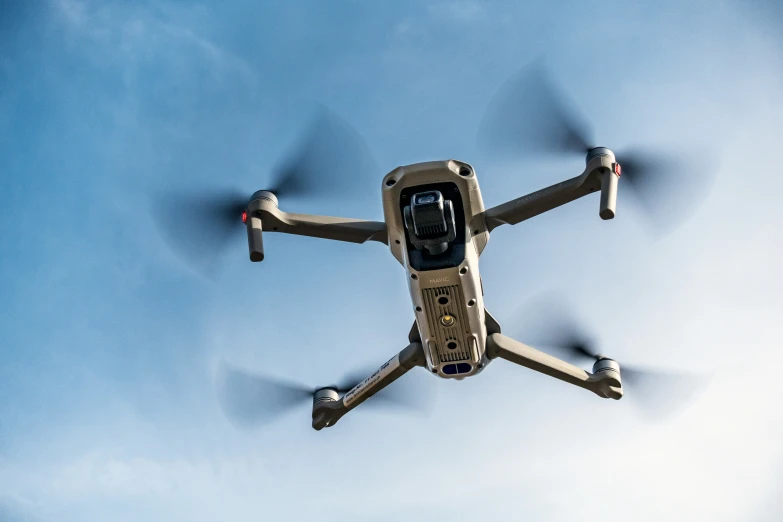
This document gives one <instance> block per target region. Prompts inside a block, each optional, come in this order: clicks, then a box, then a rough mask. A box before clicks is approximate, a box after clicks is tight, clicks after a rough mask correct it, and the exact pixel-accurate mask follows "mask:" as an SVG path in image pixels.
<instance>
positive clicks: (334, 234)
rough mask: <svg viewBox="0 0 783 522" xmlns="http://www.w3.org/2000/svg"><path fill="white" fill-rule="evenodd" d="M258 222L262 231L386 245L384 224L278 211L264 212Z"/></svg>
mask: <svg viewBox="0 0 783 522" xmlns="http://www.w3.org/2000/svg"><path fill="white" fill-rule="evenodd" d="M261 221H262V222H263V224H264V229H265V230H266V231H273V232H283V233H286V234H296V235H299V236H310V237H320V238H323V239H334V240H336V241H347V242H349V243H365V242H367V241H378V242H380V243H387V242H388V239H387V235H386V223H383V222H381V221H364V220H360V219H350V218H339V217H330V216H315V215H311V214H293V213H290V212H283V211H281V210H280V209H278V208H275V209H274V210H271V209H264V210H263V211H262V216H261Z"/></svg>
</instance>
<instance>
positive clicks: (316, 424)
mask: <svg viewBox="0 0 783 522" xmlns="http://www.w3.org/2000/svg"><path fill="white" fill-rule="evenodd" d="M424 365H425V361H424V350H423V348H422V346H421V343H419V342H412V343H411V344H409V345H408V346H407V347H406V348H405V349H404V350H402V351H401V352H400V353H398V354H397V355H395V356H394V357H392V358H391V359H389V361H388V362H387V363H386V364H384V365H383V366H381V367H380V368H379V369H378V370H377V371H376V372H375V373H373V374H372V375H370V376H369V377H367V378H366V379H365V380H363V381H362V382H360V383H359V384H358V385H356V386H355V387H354V388H353V389H351V390H350V391H348V393H346V394H345V395H343V396H342V397H341V398H340V399H337V398H336V392H334V391H333V390H322V392H323V393H321V392H317V393H316V397H315V400H314V402H313V429H316V430H321V429H323V428H328V427H330V426H334V424H335V423H336V422H337V421H338V420H340V418H341V417H342V416H343V415H345V414H346V413H348V412H349V411H351V410H352V409H354V408H356V407H357V406H358V405H360V404H361V403H363V402H364V401H366V400H367V399H369V398H370V397H372V396H373V395H375V394H376V393H378V392H379V391H381V390H382V389H384V388H385V387H386V386H388V385H389V384H391V383H393V382H394V381H396V380H397V379H399V378H400V377H402V376H403V375H405V374H406V373H408V370H410V369H411V368H414V367H416V366H424Z"/></svg>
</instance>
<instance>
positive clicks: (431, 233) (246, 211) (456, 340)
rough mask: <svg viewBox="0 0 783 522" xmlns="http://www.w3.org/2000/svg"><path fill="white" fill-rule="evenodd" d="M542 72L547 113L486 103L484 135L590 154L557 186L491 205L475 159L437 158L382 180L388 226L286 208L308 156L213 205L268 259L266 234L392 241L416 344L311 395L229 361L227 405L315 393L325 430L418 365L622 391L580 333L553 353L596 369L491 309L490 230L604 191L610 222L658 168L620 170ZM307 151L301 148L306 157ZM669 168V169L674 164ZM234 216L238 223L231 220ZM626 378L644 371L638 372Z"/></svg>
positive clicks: (309, 175)
mask: <svg viewBox="0 0 783 522" xmlns="http://www.w3.org/2000/svg"><path fill="white" fill-rule="evenodd" d="M528 76H529V75H528ZM528 76H524V75H523V77H522V79H523V80H524V81H523V82H522V84H523V86H524V85H527V84H528V83H530V80H531V79H530V78H529V77H528ZM542 78H543V77H539V76H535V75H534V77H533V84H534V86H535V87H536V88H535V89H532V91H531V92H532V94H531V92H528V93H527V95H526V96H528V97H531V96H532V98H536V97H537V102H536V104H535V108H536V110H538V111H541V110H542V109H544V110H546V111H549V112H548V115H547V117H546V118H544V119H542V120H540V121H537V120H535V119H534V118H530V117H528V118H511V119H510V120H509V112H510V111H508V110H506V111H502V110H500V111H499V110H495V111H494V113H493V111H492V110H490V111H489V116H488V118H487V120H486V121H485V124H484V126H483V128H489V130H485V131H484V134H485V135H487V136H489V142H490V143H497V144H501V145H502V144H503V143H505V142H506V141H504V140H503V139H502V138H503V137H504V136H506V135H507V134H516V135H518V134H519V132H518V131H519V129H518V128H517V127H515V126H518V125H519V124H520V122H522V123H526V124H531V123H532V124H536V123H538V125H537V126H536V128H535V133H534V136H533V138H532V139H531V140H530V141H533V142H537V143H538V145H537V147H539V148H546V146H547V145H548V146H549V148H550V149H551V150H552V151H554V152H558V153H568V152H580V153H581V154H584V158H585V168H584V170H583V171H582V172H581V173H580V174H579V175H577V176H575V177H573V178H571V179H568V180H566V181H563V182H561V183H557V184H555V185H552V186H550V187H547V188H544V189H542V190H539V191H537V192H533V193H531V194H528V195H525V196H522V197H520V198H516V199H513V200H510V201H508V202H506V203H503V204H500V205H497V206H494V207H491V208H489V209H486V208H485V207H484V202H483V199H482V196H481V191H480V188H479V185H478V180H477V177H476V173H475V170H474V168H473V167H472V166H471V165H469V164H467V163H465V162H461V161H457V160H447V161H434V162H426V163H418V164H414V165H407V166H403V167H398V168H396V169H394V170H393V171H391V172H389V173H388V174H387V175H386V176H385V177H384V178H383V180H382V184H381V192H382V199H383V210H384V221H382V222H378V221H365V220H358V219H350V218H338V217H330V216H316V215H310V214H295V213H289V212H285V211H282V210H280V208H279V200H278V198H279V197H286V196H287V195H290V193H296V192H297V190H301V188H302V187H303V186H306V185H307V181H308V179H313V178H315V177H317V176H318V173H319V162H317V161H312V159H311V158H310V159H308V161H297V162H294V165H298V166H299V167H298V168H292V167H291V166H290V165H289V166H288V167H287V168H286V169H285V170H284V171H283V172H282V174H281V175H280V176H278V178H277V180H276V181H275V183H273V184H272V186H273V188H271V189H267V190H260V191H257V192H255V193H254V194H253V196H252V197H251V198H250V201H249V203H247V200H244V201H243V200H242V199H241V197H239V196H231V197H230V198H228V199H226V200H224V201H223V202H222V203H219V204H216V205H213V206H212V207H211V208H213V209H215V210H216V211H217V217H218V218H219V219H215V218H212V217H211V218H210V219H212V221H211V222H210V226H212V227H213V228H214V224H215V223H217V222H220V223H224V222H225V223H236V221H235V219H236V216H238V215H239V214H240V213H241V214H242V216H243V221H244V222H245V224H246V230H247V238H248V248H249V257H250V260H251V261H252V262H261V261H263V260H264V259H265V254H264V242H263V236H264V234H265V233H269V232H274V233H287V234H295V235H301V236H310V237H316V238H323V239H330V240H337V241H345V242H352V243H366V242H378V243H384V244H386V245H387V246H388V248H389V249H390V252H391V254H392V255H393V256H394V258H395V259H396V260H397V261H398V262H399V263H400V264H401V265H402V266H403V267H404V269H405V272H406V280H407V282H408V288H409V292H410V298H411V304H410V306H411V309H412V311H413V314H414V317H415V322H414V324H413V326H412V328H411V330H410V334H409V336H408V341H409V344H408V345H407V346H406V347H405V348H404V349H403V350H402V351H400V352H399V353H398V354H397V355H395V356H394V357H392V358H391V359H389V360H388V361H387V362H386V363H385V364H383V365H382V366H381V367H380V368H379V369H378V370H377V371H375V372H373V373H372V374H371V375H370V376H368V377H366V378H364V379H356V378H354V379H351V380H350V382H346V383H344V384H341V385H334V386H327V387H321V388H318V389H315V390H313V389H311V388H308V387H302V386H297V385H291V384H286V383H282V382H280V381H273V380H270V379H268V378H265V377H262V376H250V375H248V374H244V373H242V372H240V371H237V370H229V369H226V368H223V371H222V372H221V375H220V382H221V386H222V389H223V390H224V393H223V401H224V405H225V406H226V409H227V411H232V410H234V413H236V412H237V411H239V409H238V408H235V407H232V404H236V403H237V401H240V402H241V401H243V400H245V399H244V398H246V397H247V396H248V395H253V396H256V397H258V396H261V397H263V396H264V393H260V390H274V391H275V396H278V397H280V396H281V394H282V396H287V397H289V399H287V400H286V401H284V402H285V403H286V404H293V403H295V402H297V400H298V399H310V398H312V401H313V402H312V404H313V411H312V419H313V424H312V425H313V428H315V429H316V430H320V429H322V428H324V427H329V426H333V425H334V424H335V423H336V422H337V421H338V420H339V419H340V418H341V417H342V416H343V415H345V414H346V413H347V412H348V411H351V410H353V409H354V408H356V407H357V406H358V405H359V404H361V403H363V402H365V401H366V400H368V399H369V398H371V397H373V396H374V395H376V394H378V393H379V392H381V391H382V390H384V388H386V387H387V386H388V385H390V384H391V383H392V382H393V381H395V380H397V379H398V378H400V377H401V376H402V375H404V374H405V373H407V372H408V371H409V370H411V369H412V368H414V367H422V368H425V369H426V370H427V371H428V372H430V373H432V374H433V375H437V376H439V377H441V378H447V379H464V378H466V377H470V376H473V375H476V374H478V373H480V372H481V371H482V370H484V369H485V368H486V367H487V365H488V364H489V363H490V362H491V361H493V360H494V359H497V358H501V359H505V360H507V361H509V362H512V363H515V364H518V365H520V366H524V367H527V368H529V369H532V370H535V371H538V372H541V373H544V374H546V375H549V376H552V377H555V378H557V379H560V380H562V381H565V382H568V383H571V384H573V385H576V386H579V387H582V388H584V389H587V390H589V391H591V392H593V393H595V394H596V395H598V396H600V397H603V398H611V399H620V398H621V397H622V396H623V384H622V379H621V372H620V366H619V365H618V364H617V362H615V361H614V360H611V359H609V358H606V357H603V356H600V355H598V354H596V353H595V351H594V350H592V349H591V348H590V347H589V343H588V341H586V340H585V336H584V335H580V336H579V335H578V336H576V337H574V336H571V338H570V339H568V340H566V341H563V342H560V343H555V344H556V345H557V344H559V346H554V348H560V349H561V351H562V350H564V351H565V352H567V353H568V354H569V357H587V358H590V359H592V360H593V361H594V363H593V366H592V373H588V372H587V371H585V370H583V369H581V368H579V367H577V366H574V365H572V364H571V363H568V362H566V361H564V360H561V359H559V358H556V357H554V356H552V355H549V354H547V353H544V352H541V351H539V350H536V349H534V348H532V347H530V346H527V345H525V344H523V343H521V342H519V341H516V340H514V339H512V338H510V337H507V336H505V335H503V334H502V333H501V331H500V325H499V324H498V322H497V321H496V320H495V319H494V317H492V315H491V314H490V313H489V312H488V311H487V310H486V308H485V305H484V291H483V285H482V281H481V276H480V271H479V258H480V256H481V254H482V252H483V251H484V249H485V248H486V246H487V244H488V241H489V237H490V233H491V232H492V231H493V230H494V229H495V228H497V227H499V226H501V225H515V224H518V223H521V222H523V221H526V220H528V219H531V218H533V217H535V216H537V215H539V214H541V213H543V212H547V211H549V210H552V209H554V208H557V207H559V206H562V205H564V204H566V203H569V202H571V201H574V200H576V199H579V198H582V197H584V196H587V195H589V194H592V193H594V192H600V198H599V208H598V214H599V216H600V217H601V219H603V220H609V219H612V218H614V217H615V214H616V206H617V194H618V187H619V186H620V183H621V179H622V180H629V183H630V186H631V187H633V188H636V189H637V194H644V191H643V190H642V189H641V188H642V187H644V186H645V185H644V184H642V183H640V180H644V179H645V177H649V176H650V172H651V171H655V168H653V167H655V165H654V163H650V162H645V161H644V157H643V156H639V155H633V154H630V153H629V154H628V155H627V156H626V157H627V161H625V160H624V165H625V168H621V166H620V164H619V163H618V161H617V159H616V158H615V154H614V152H613V151H612V150H610V149H608V148H605V147H595V146H592V145H591V144H590V142H591V141H592V140H591V139H590V138H589V136H588V133H587V132H585V130H584V127H583V126H580V125H579V124H577V121H578V119H577V118H575V117H573V115H569V114H568V113H567V112H566V111H565V109H564V108H563V107H564V106H565V105H564V104H558V103H556V101H557V100H556V97H555V96H554V91H553V90H552V89H551V88H549V87H548V86H547V85H546V82H544V81H543V80H542ZM536 80H538V83H536ZM515 82H516V83H514V82H512V87H514V88H513V89H512V90H511V92H512V93H513V94H514V96H516V95H517V94H518V92H517V91H518V90H519V89H518V87H519V85H518V84H519V79H517V80H515ZM527 87H529V85H527ZM515 89H516V90H515ZM507 90H508V89H507ZM523 90H524V89H523ZM528 90H529V91H530V89H528ZM514 100H515V99H514V97H513V96H512V97H511V101H512V102H513V103H512V105H514V104H516V105H519V103H517V101H518V100H517V101H514ZM508 103H509V102H508V100H506V105H508ZM501 105H502V104H501ZM503 117H505V118H506V119H505V120H503ZM493 120H503V121H501V122H500V123H498V122H497V121H493ZM509 122H511V123H509ZM542 122H543V124H542ZM512 131H513V132H512ZM503 132H506V134H503ZM498 133H500V134H498ZM338 135H339V133H335V132H332V133H331V134H330V137H331V139H335V136H338ZM542 140H543V141H542ZM547 140H548V141H547ZM346 141H347V139H346ZM305 156H306V153H303V154H302V157H305ZM305 166H307V167H305ZM658 167H660V166H657V167H656V168H658ZM666 169H667V170H671V168H670V166H666ZM205 208H207V207H205V206H204V205H201V206H200V207H199V213H200V214H201V215H207V213H205V212H204V210H205ZM229 212H230V213H231V215H233V216H234V217H233V219H230V220H229V219H228V216H229ZM228 226H229V225H227V224H226V227H228ZM208 228H209V227H207V226H205V227H203V229H204V230H207V229H208ZM559 333H561V334H562V333H563V332H562V331H560V332H559ZM631 375H632V377H638V376H640V375H644V374H643V372H640V371H638V370H631ZM632 380H634V379H632ZM263 409H264V408H263V407H260V410H263ZM245 410H247V408H245Z"/></svg>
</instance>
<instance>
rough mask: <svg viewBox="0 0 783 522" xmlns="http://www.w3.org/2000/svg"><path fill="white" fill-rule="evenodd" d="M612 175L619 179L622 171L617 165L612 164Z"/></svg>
mask: <svg viewBox="0 0 783 522" xmlns="http://www.w3.org/2000/svg"><path fill="white" fill-rule="evenodd" d="M614 173H615V174H617V177H618V178H619V177H620V174H621V173H622V169H621V168H620V164H619V163H615V164H614Z"/></svg>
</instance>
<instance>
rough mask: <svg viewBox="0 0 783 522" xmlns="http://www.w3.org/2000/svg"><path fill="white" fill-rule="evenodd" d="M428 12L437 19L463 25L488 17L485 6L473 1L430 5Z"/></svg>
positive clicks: (463, 0) (458, 0)
mask: <svg viewBox="0 0 783 522" xmlns="http://www.w3.org/2000/svg"><path fill="white" fill-rule="evenodd" d="M427 11H428V13H429V14H430V16H432V17H433V18H435V19H439V20H445V21H450V22H461V23H466V22H472V21H475V20H477V19H479V18H481V17H483V16H485V15H486V9H485V8H484V6H483V5H482V4H481V3H480V2H474V1H471V0H457V1H454V2H438V3H435V4H430V5H429V6H427Z"/></svg>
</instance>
